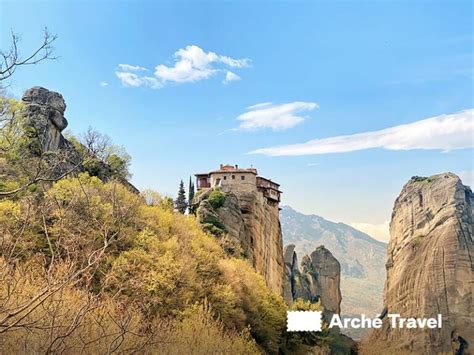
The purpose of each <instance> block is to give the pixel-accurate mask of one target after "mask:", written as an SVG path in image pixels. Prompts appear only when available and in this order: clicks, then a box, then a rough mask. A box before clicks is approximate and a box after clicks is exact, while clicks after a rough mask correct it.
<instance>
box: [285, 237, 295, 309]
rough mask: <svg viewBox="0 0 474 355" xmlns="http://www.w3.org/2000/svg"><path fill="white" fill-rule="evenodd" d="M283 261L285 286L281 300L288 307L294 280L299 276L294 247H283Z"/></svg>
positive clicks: (291, 298)
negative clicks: (282, 299) (283, 300)
mask: <svg viewBox="0 0 474 355" xmlns="http://www.w3.org/2000/svg"><path fill="white" fill-rule="evenodd" d="M283 260H284V261H285V278H286V281H285V284H284V293H283V298H284V299H285V302H286V303H287V304H289V305H291V304H292V303H293V300H294V294H293V290H295V278H296V277H297V275H298V274H299V266H298V256H297V255H296V252H295V245H294V244H290V245H285V247H284V248H283Z"/></svg>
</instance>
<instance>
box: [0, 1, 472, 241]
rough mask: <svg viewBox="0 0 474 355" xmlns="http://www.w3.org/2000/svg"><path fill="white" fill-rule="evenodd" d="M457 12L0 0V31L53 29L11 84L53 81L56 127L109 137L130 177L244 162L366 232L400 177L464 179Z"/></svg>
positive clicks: (404, 6)
mask: <svg viewBox="0 0 474 355" xmlns="http://www.w3.org/2000/svg"><path fill="white" fill-rule="evenodd" d="M471 17H472V5H471V2H470V1H464V2H460V1H445V2H439V1H438V2H437V1H419V2H416V1H390V2H388V1H387V2H385V1H372V2H369V1H364V2H362V1H344V2H329V1H327V2H322V1H321V2H306V3H303V2H300V3H298V2H277V3H270V2H247V1H245V2H244V1H242V2H217V1H216V2H211V1H208V2H174V3H172V2H158V1H157V2H151V1H143V2H140V1H121V2H111V1H107V2H105V1H104V2H100V1H99V2H97V1H96V2H86V1H82V2H74V1H67V2H65V1H64V2H59V1H41V2H40V1H34V2H24V1H13V2H9V1H0V31H1V32H0V43H1V47H2V48H3V47H4V44H5V43H7V41H8V36H9V33H10V29H13V30H14V31H15V32H18V33H21V34H22V39H23V40H22V48H24V50H25V51H27V50H28V49H29V48H30V49H31V48H33V47H34V45H35V44H36V43H38V42H39V41H40V37H41V30H42V28H43V27H44V26H48V27H49V29H50V31H51V32H53V33H57V34H58V36H59V39H58V40H57V42H56V53H57V55H59V56H60V58H59V59H58V60H56V61H53V62H48V63H44V64H42V65H39V66H35V67H28V68H23V69H21V70H19V71H18V72H17V74H16V76H15V77H14V79H13V81H12V82H11V87H10V90H11V92H12V93H13V94H14V95H17V96H20V95H21V93H22V92H23V91H24V90H25V89H27V88H29V87H31V86H34V85H41V86H44V87H47V88H49V89H51V90H55V91H58V92H60V93H62V95H63V96H64V98H65V100H66V102H67V105H68V108H67V111H66V117H67V118H68V120H69V123H70V124H69V129H71V130H72V131H73V132H74V133H80V132H83V131H84V130H85V129H86V128H87V127H88V126H93V127H95V128H97V129H98V130H100V131H101V132H104V133H106V134H108V135H109V136H110V137H111V138H112V139H113V140H114V142H116V143H118V144H121V145H123V146H124V147H125V148H126V150H127V151H128V152H129V153H130V155H131V156H132V159H133V162H132V166H131V171H132V173H133V179H132V181H133V183H135V184H136V185H137V186H138V187H139V188H153V189H155V190H157V191H160V192H162V193H165V194H170V195H174V194H175V191H176V190H177V185H178V183H179V180H180V179H181V178H183V179H188V177H189V175H191V174H193V173H195V172H203V171H208V170H211V169H214V168H215V167H217V166H218V165H219V164H220V163H230V164H239V165H241V166H250V165H253V166H254V167H257V168H258V170H259V172H260V174H261V175H263V176H266V177H269V178H272V179H274V180H275V181H277V182H279V183H281V185H282V190H283V191H284V195H283V196H284V198H283V203H284V204H289V205H291V206H292V207H293V208H295V209H297V210H300V211H302V212H305V213H315V214H318V215H321V216H323V217H325V218H328V219H331V220H334V221H342V222H346V223H357V224H358V225H359V226H361V228H362V227H363V228H365V229H366V230H370V228H371V227H373V228H374V231H377V232H376V233H375V234H377V233H382V232H380V230H381V229H383V228H386V224H384V223H385V222H386V221H387V220H389V218H390V213H391V209H392V206H393V202H394V199H395V198H396V196H397V195H398V193H399V192H400V190H401V187H402V186H403V184H404V183H405V182H406V181H407V180H408V179H409V178H410V177H411V176H413V175H430V174H434V173H439V172H443V171H452V172H455V173H458V174H460V175H461V176H462V177H463V179H464V180H465V182H466V183H469V184H472V182H473V180H474V179H473V149H472V146H473V140H474V138H473V133H472V129H470V128H469V127H472V120H473V118H472V111H465V110H469V109H472V108H473V107H474V104H473V87H472V83H473V81H472V80H473V68H472V63H473V54H472V44H473V34H472V30H473V28H472V19H471ZM120 64H122V66H120ZM124 64H126V65H124ZM132 66H133V67H132ZM144 69H146V70H144ZM229 73H230V74H229ZM226 78H227V79H228V81H229V80H230V81H229V82H226ZM232 79H234V80H232ZM237 79H240V80H237ZM262 103H267V104H266V105H263V106H262V105H260V106H258V107H254V108H250V109H249V107H251V106H254V105H257V104H262ZM269 103H271V104H269ZM462 111H464V112H462ZM441 115H451V116H441ZM433 117H434V119H432V120H429V121H426V122H422V123H419V124H416V125H411V126H408V127H405V126H402V127H401V128H400V125H405V124H410V123H414V122H417V121H421V120H425V119H428V118H433ZM446 117H447V118H446ZM238 118H240V119H238ZM391 127H395V128H392V129H391V130H389V131H388V133H387V132H386V131H382V132H377V133H375V134H368V135H363V136H362V137H359V138H357V137H358V136H355V137H354V136H353V135H354V134H357V133H364V132H371V131H380V130H383V129H386V128H391ZM466 127H467V128H466ZM340 136H348V137H345V138H342V139H341V138H334V137H340ZM328 139H329V140H328ZM314 140H318V141H314ZM308 141H313V142H312V143H309V144H307V145H305V146H304V147H305V148H304V149H303V150H301V149H300V148H301V146H298V145H300V144H302V143H306V142H308ZM295 144H296V145H297V146H295ZM364 145H367V148H368V149H365V148H364ZM280 146H285V148H284V149H283V150H281V148H275V147H280ZM308 146H309V147H308ZM334 146H337V147H338V148H337V149H336V150H337V151H338V152H337V153H334V152H332V151H334ZM268 148H270V149H268ZM420 148H422V149H420ZM262 149H264V150H262ZM255 151H257V153H258V154H248V153H249V152H255ZM282 154H283V155H282ZM274 155H277V156H274ZM360 223H364V225H361V224H360ZM377 228H379V229H377ZM380 228H381V229H380ZM375 236H376V237H380V235H375Z"/></svg>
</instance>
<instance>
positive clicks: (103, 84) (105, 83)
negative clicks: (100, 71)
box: [99, 81, 109, 88]
mask: <svg viewBox="0 0 474 355" xmlns="http://www.w3.org/2000/svg"><path fill="white" fill-rule="evenodd" d="M99 85H100V86H101V87H103V88H105V87H107V86H109V83H108V82H106V81H101V82H100V83H99Z"/></svg>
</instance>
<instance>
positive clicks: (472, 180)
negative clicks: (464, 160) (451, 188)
mask: <svg viewBox="0 0 474 355" xmlns="http://www.w3.org/2000/svg"><path fill="white" fill-rule="evenodd" d="M458 175H459V177H460V178H461V180H462V183H463V184H464V185H468V186H470V187H472V188H474V170H471V171H461V172H460V173H459V174H458Z"/></svg>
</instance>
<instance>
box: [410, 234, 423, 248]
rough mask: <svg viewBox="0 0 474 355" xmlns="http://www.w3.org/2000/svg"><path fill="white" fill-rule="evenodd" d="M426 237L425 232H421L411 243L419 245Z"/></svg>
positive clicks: (415, 245) (414, 245)
mask: <svg viewBox="0 0 474 355" xmlns="http://www.w3.org/2000/svg"><path fill="white" fill-rule="evenodd" d="M424 238H425V236H424V235H423V234H419V235H417V236H416V237H415V238H413V239H412V240H411V242H410V243H411V245H412V246H413V247H417V246H419V245H420V244H421V243H422V242H423V239H424Z"/></svg>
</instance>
